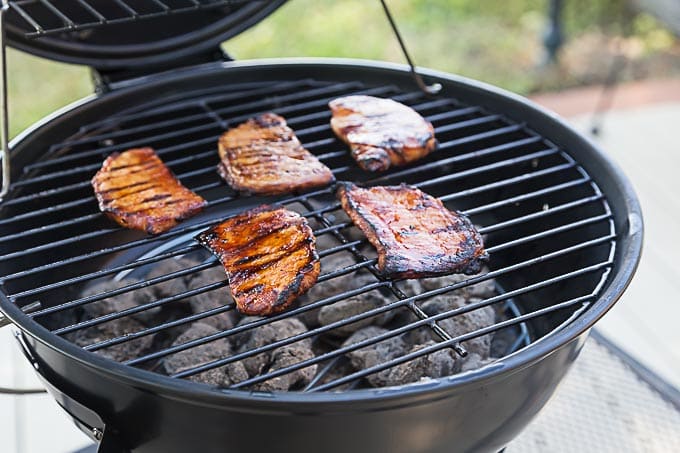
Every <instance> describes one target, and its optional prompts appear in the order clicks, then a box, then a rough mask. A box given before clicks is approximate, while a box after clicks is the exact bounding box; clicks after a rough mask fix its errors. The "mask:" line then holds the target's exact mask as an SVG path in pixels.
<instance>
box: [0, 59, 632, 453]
mask: <svg viewBox="0 0 680 453" xmlns="http://www.w3.org/2000/svg"><path fill="white" fill-rule="evenodd" d="M424 74H425V75H426V76H427V78H429V79H431V80H432V81H436V82H439V83H441V84H442V85H443V93H445V95H447V96H453V97H455V98H456V99H457V100H459V101H461V102H462V103H465V104H469V105H475V106H482V107H483V108H484V109H485V110H486V111H488V112H500V113H502V114H503V115H504V116H505V117H507V118H509V119H510V120H513V121H515V122H519V123H524V124H526V125H527V126H528V127H529V128H530V129H531V130H533V131H535V132H536V133H538V134H540V135H541V136H542V137H544V138H547V139H548V140H549V141H550V142H552V143H554V144H555V145H556V146H557V147H559V148H560V149H564V150H567V152H568V154H569V156H570V157H571V158H573V159H574V160H575V161H576V162H577V163H578V165H579V166H580V168H582V169H583V171H585V172H586V173H587V174H588V175H590V177H592V179H593V181H594V183H593V184H594V186H593V187H595V188H596V190H601V192H602V194H603V195H604V197H605V199H606V204H607V206H608V207H609V208H610V209H611V218H610V219H609V220H607V222H605V223H606V226H605V227H604V228H605V229H607V228H611V230H612V237H609V236H607V234H609V233H608V232H605V235H604V236H602V237H603V238H605V239H604V242H603V244H604V245H606V247H601V248H598V249H597V251H596V252H593V254H595V255H602V256H601V257H600V258H603V259H609V260H610V262H611V264H610V267H608V269H609V271H608V272H606V273H605V274H603V276H602V278H601V279H594V280H593V281H592V282H590V281H589V282H588V283H589V284H591V286H593V287H597V289H598V290H599V292H598V296H597V297H596V298H595V299H593V300H591V301H590V302H591V303H590V305H589V306H588V307H587V309H584V310H582V311H580V312H578V313H577V314H576V315H575V316H574V317H571V318H569V317H567V319H565V315H564V313H562V312H552V313H548V314H546V315H545V316H541V317H540V318H538V317H537V318H535V319H533V320H532V321H531V327H532V328H533V329H534V330H535V331H536V332H537V337H540V338H539V339H538V340H537V341H534V342H533V343H532V344H531V345H529V346H528V347H526V348H523V349H521V350H519V351H517V352H515V353H512V354H510V355H508V356H506V357H504V358H502V359H500V360H498V361H496V362H494V363H492V364H490V365H487V366H486V367H483V368H481V369H478V370H475V371H471V372H466V373H461V374H458V375H454V376H451V377H448V378H442V379H437V380H432V381H428V382H425V383H417V384H411V385H405V386H400V387H394V388H385V389H375V390H354V391H349V392H314V393H299V392H288V393H283V392H282V393H266V394H264V393H262V394H260V393H251V392H246V391H237V390H225V389H222V390H218V389H213V388H210V387H207V386H202V385H197V384H194V383H191V382H187V381H183V380H179V379H172V378H169V377H164V376H161V375H158V374H155V373H151V372H148V371H144V370H140V369H136V368H133V367H129V366H124V365H120V364H117V363H114V362H112V361H110V360H106V359H103V358H101V357H98V356H96V355H94V354H91V353H88V352H86V351H84V350H83V349H82V348H80V347H77V346H75V345H74V344H72V343H70V342H68V341H66V340H64V339H62V338H60V337H58V336H56V335H54V334H53V333H51V332H50V331H49V330H47V329H46V328H45V327H43V326H42V325H40V324H38V323H37V322H35V321H34V320H33V319H32V318H31V317H29V316H27V315H25V314H23V313H22V312H21V310H19V308H18V307H17V306H16V305H15V304H14V303H12V302H11V301H10V300H9V299H8V297H7V295H6V292H5V291H3V293H2V301H1V302H2V305H1V306H2V310H3V312H5V313H6V314H7V315H8V316H9V317H10V319H11V320H12V321H13V322H14V323H15V324H16V325H17V326H18V327H19V328H20V329H21V332H22V333H21V335H20V339H21V341H22V344H23V345H24V348H25V351H26V353H27V355H28V356H29V358H30V360H31V361H33V363H34V364H35V366H36V368H37V370H38V373H39V375H40V376H41V377H42V378H43V379H44V381H45V383H46V385H47V387H48V389H50V391H51V392H52V394H53V395H54V396H55V398H56V399H57V401H58V402H59V403H60V404H61V405H62V406H63V407H64V408H65V409H66V410H67V411H68V412H69V413H71V414H72V415H73V416H74V418H75V419H76V422H77V423H78V424H79V425H80V426H81V427H82V428H83V429H84V430H85V431H86V432H89V433H90V434H91V435H93V436H94V437H98V436H99V435H98V434H97V433H98V432H99V433H101V432H104V440H103V442H102V446H101V448H102V449H104V448H105V447H107V448H113V449H114V450H112V451H115V449H119V450H120V449H125V448H134V449H135V451H137V450H138V451H149V452H151V451H186V450H189V449H199V450H200V451H218V450H223V449H224V448H225V447H226V446H228V447H229V448H231V449H233V450H234V451H249V450H252V451H260V450H264V449H265V448H267V449H270V450H274V451H282V450H286V451H291V450H294V449H295V450H300V451H317V450H318V449H319V448H323V449H324V450H326V451H347V450H350V449H355V450H358V451H370V450H379V451H382V450H384V451H396V452H399V451H403V452H407V451H408V452H410V451H433V452H438V451H442V452H443V451H451V449H455V450H459V451H497V450H500V449H501V448H503V447H504V446H505V445H506V444H507V443H508V442H509V441H510V440H511V439H512V438H513V437H514V436H516V435H517V434H518V433H519V431H520V430H521V429H522V428H523V427H524V426H526V424H527V423H528V422H529V421H530V420H531V418H532V417H533V416H534V415H535V414H536V413H537V412H538V410H539V409H540V408H541V407H542V406H543V405H544V404H545V402H546V401H547V399H548V398H549V397H550V395H551V394H552V392H553V391H554V389H555V387H556V386H557V384H558V382H559V380H560V379H561V378H562V376H563V375H564V373H565V372H566V371H567V369H568V368H569V365H570V364H571V363H572V362H573V360H575V358H576V356H577V354H578V352H579V350H580V348H581V346H582V345H583V342H584V341H585V338H586V336H587V332H588V330H589V329H590V327H592V325H593V324H594V323H595V321H596V320H597V319H599V318H600V317H601V316H602V315H603V314H604V313H605V312H606V311H607V310H608V309H609V308H610V307H611V306H612V305H613V304H614V302H616V300H617V299H618V298H619V297H620V295H621V294H622V292H623V291H624V289H625V287H626V286H627V284H628V282H629V281H630V279H631V278H632V275H633V272H634V270H635V267H636V265H637V262H638V259H639V256H640V250H641V245H642V220H641V211H640V208H639V205H638V202H637V199H636V197H635V194H634V192H633V191H632V188H631V186H630V184H629V183H628V182H627V180H626V178H625V177H624V176H623V175H622V174H621V172H620V171H619V170H618V169H617V168H616V166H615V165H613V164H612V163H611V162H610V161H609V159H608V158H607V157H606V156H605V155H603V154H602V153H601V152H600V151H599V150H598V149H597V148H596V147H595V146H594V145H593V144H592V143H590V142H589V141H588V140H586V139H584V138H583V137H581V136H580V135H578V134H577V133H575V132H574V131H572V130H571V129H570V128H569V127H568V126H567V125H565V124H564V123H562V122H561V121H560V120H559V119H558V118H556V117H555V116H553V115H551V114H550V113H548V112H546V111H544V110H542V109H540V108H538V107H536V106H534V105H532V104H531V103H529V102H528V101H526V100H524V99H522V98H520V97H518V96H515V95H512V94H510V93H507V92H504V91H502V90H498V89H496V88H493V87H490V86H487V85H484V84H481V83H478V82H474V81H470V80H466V79H463V78H459V77H454V76H451V75H448V74H442V73H436V72H428V71H424ZM302 78H310V79H313V80H320V81H331V80H332V81H340V82H352V81H361V82H362V83H363V84H365V85H367V86H377V85H385V84H392V85H394V86H396V87H398V88H399V89H403V90H408V89H412V81H411V79H410V76H409V73H408V69H407V68H406V67H402V66H398V65H390V64H385V63H375V62H356V61H347V60H275V61H268V60H260V61H257V62H239V63H226V64H223V65H221V66H216V65H210V66H205V67H199V68H193V69H192V70H187V71H182V72H175V73H173V74H169V75H165V76H160V77H156V78H153V79H149V80H145V81H144V83H141V84H135V85H131V86H129V87H123V88H121V89H119V90H115V91H114V92H112V93H110V94H107V95H104V96H101V97H99V98H92V99H89V100H85V101H84V102H83V103H81V104H79V105H78V106H75V107H73V108H69V109H66V110H65V111H63V112H59V113H57V114H55V115H53V116H52V117H50V118H47V119H46V120H45V121H43V122H41V123H40V124H38V125H36V126H35V127H34V128H32V129H31V130H30V131H27V132H26V133H24V134H23V135H22V136H21V137H19V138H18V139H17V140H16V141H15V143H14V155H13V164H14V168H15V169H23V168H31V167H30V166H31V165H32V164H34V163H36V162H40V161H41V160H43V159H44V158H45V156H44V155H45V150H46V149H49V148H50V146H51V145H53V144H54V143H60V142H62V141H63V140H64V139H65V138H66V137H68V136H70V135H72V134H74V133H75V132H76V131H77V130H78V129H79V127H80V126H82V125H83V124H90V123H92V122H93V121H97V120H101V119H105V118H108V117H111V116H113V115H116V114H117V113H119V112H121V111H123V110H125V109H130V108H134V106H135V105H136V104H138V103H139V100H140V99H144V100H145V102H147V101H148V102H153V101H155V100H162V99H164V98H167V97H170V96H175V95H177V94H179V93H182V91H183V90H187V89H191V88H193V89H195V88H196V87H201V88H203V87H217V86H220V85H229V84H237V83H242V82H243V81H248V82H260V81H268V80H269V81H270V80H277V81H281V80H283V81H295V80H300V79H302ZM274 108H275V107H274ZM50 157H53V156H50ZM35 174H37V173H32V172H31V171H28V172H26V173H25V174H23V175H22V174H21V172H20V171H19V170H15V175H14V176H15V179H14V180H15V181H17V179H21V178H27V177H33V176H35ZM343 179H347V178H345V177H344V176H343ZM19 187H20V186H19ZM589 187H590V186H589ZM20 195H21V189H20V188H15V189H14V192H13V193H11V194H10V199H11V198H13V197H17V196H20ZM496 196H498V195H496ZM9 215H11V214H8V213H7V212H5V213H3V218H9V217H8V216H9ZM59 215H60V214H55V219H58V218H59ZM53 221H54V220H53ZM598 228H600V227H598ZM588 231H589V230H588ZM613 232H615V236H614V234H613ZM579 234H585V232H584V231H582V230H579V231H578V232H577V233H573V234H569V235H568V236H560V238H561V240H564V241H566V242H567V243H568V242H569V241H570V240H575V239H576V238H577V237H578V235H579ZM107 245H108V244H103V245H102V246H104V247H106V246H107ZM500 256H501V257H500V258H498V260H497V261H496V262H495V260H496V259H495V258H494V257H493V256H492V266H496V265H498V266H501V264H502V263H503V260H504V259H510V258H513V257H512V254H509V253H507V252H506V253H505V254H502V255H500ZM504 257H505V258H504ZM508 257H510V258H508ZM514 260H515V261H521V259H520V258H519V257H514ZM19 261H21V260H19ZM13 264H14V265H16V262H13ZM24 264H25V263H24ZM103 264H104V262H102V263H100V264H99V265H103ZM562 265H564V264H562ZM8 266H9V265H7V264H4V265H3V268H2V275H6V274H8V273H10V272H12V271H13V269H11V268H9V267H8ZM520 275H521V274H520ZM498 281H499V283H500V284H501V285H502V286H503V287H506V288H512V287H513V286H518V285H519V286H522V285H524V284H526V283H525V282H517V281H515V279H507V280H504V279H503V278H499V279H498ZM598 282H599V283H598ZM22 284H23V285H24V286H26V287H31V286H33V285H35V286H38V285H39V284H40V282H39V281H38V280H37V279H30V278H29V279H24V281H23V283H22ZM10 286H11V285H6V289H7V288H8V287H10ZM572 286H573V285H572ZM8 291H9V292H10V293H11V292H12V290H11V288H10V289H9V290H8ZM572 291H573V287H570V286H567V285H563V286H562V287H559V288H557V289H556V290H555V291H553V292H552V293H549V294H545V293H544V294H542V298H546V297H548V296H550V297H556V296H558V295H560V294H562V293H564V294H565V295H567V296H571V295H572V294H571V292H572ZM559 300H562V299H559ZM52 303H54V304H56V303H58V301H50V302H49V303H48V305H50V304H52ZM523 305H524V310H525V311H529V310H531V309H532V308H531V306H532V300H531V299H530V298H527V299H526V301H524V304H523ZM535 308H536V307H534V308H533V309H535ZM565 321H569V322H565ZM140 427H141V428H140ZM93 429H94V431H93ZM93 433H94V434H93Z"/></svg>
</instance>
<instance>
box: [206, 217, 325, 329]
mask: <svg viewBox="0 0 680 453" xmlns="http://www.w3.org/2000/svg"><path fill="white" fill-rule="evenodd" d="M196 240H197V241H198V242H199V243H200V244H202V245H203V246H205V247H206V248H207V249H208V250H210V251H211V252H212V253H213V254H214V255H215V256H217V258H218V259H219V260H220V262H221V263H222V265H223V266H224V269H225V271H226V273H227V277H228V279H229V288H230V289H231V293H232V295H233V297H234V300H235V301H236V307H237V308H238V310H239V311H240V312H241V313H243V314H245V315H257V316H267V315H273V314H275V313H279V312H281V311H283V310H285V309H286V308H288V307H289V306H290V305H291V304H292V302H293V301H294V300H295V299H296V298H297V297H298V296H299V295H301V294H303V293H305V292H306V291H307V290H308V289H309V288H310V287H311V286H312V285H314V283H315V282H316V279H317V277H318V276H319V271H320V269H321V264H320V262H319V257H318V255H317V253H316V239H315V238H314V234H313V233H312V229H311V228H310V227H309V225H308V224H307V220H306V219H305V218H304V217H301V216H300V215H299V214H297V213H296V212H293V211H289V210H287V209H284V208H274V207H270V206H266V205H264V206H260V207H257V208H255V209H251V210H249V211H246V212H244V213H242V214H239V215H237V216H235V217H231V218H229V219H227V220H225V221H224V222H222V223H220V224H219V225H216V226H214V227H212V228H210V229H209V230H207V231H205V232H203V233H201V234H199V235H198V236H197V237H196Z"/></svg>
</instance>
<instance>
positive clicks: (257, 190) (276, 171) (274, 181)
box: [217, 113, 335, 195]
mask: <svg viewBox="0 0 680 453" xmlns="http://www.w3.org/2000/svg"><path fill="white" fill-rule="evenodd" d="M218 152H219V155H220V159H221V162H220V164H219V165H218V166H217V170H218V172H219V174H220V176H222V178H224V180H225V181H227V183H228V184H229V185H230V186H231V187H232V188H234V189H235V190H238V191H241V192H246V193H252V194H258V195H276V194H282V193H289V192H292V191H296V190H306V189H310V188H313V187H321V186H326V185H328V184H330V183H332V182H334V181H335V177H334V176H333V173H331V171H330V169H329V168H328V167H326V166H325V165H324V164H323V163H321V161H319V159H317V157H316V156H315V155H314V154H312V153H310V152H309V151H307V150H306V149H305V148H303V147H302V144H301V143H300V140H298V138H297V137H296V136H295V133H294V132H293V130H292V129H291V128H290V127H288V125H287V124H286V120H285V119H283V118H282V117H281V116H279V115H276V114H274V113H265V114H264V115H260V116H258V117H255V118H251V119H249V120H248V121H246V122H245V123H242V124H240V125H238V126H236V127H234V128H233V129H230V130H228V131H227V132H225V133H224V134H222V136H221V137H220V139H219V142H218Z"/></svg>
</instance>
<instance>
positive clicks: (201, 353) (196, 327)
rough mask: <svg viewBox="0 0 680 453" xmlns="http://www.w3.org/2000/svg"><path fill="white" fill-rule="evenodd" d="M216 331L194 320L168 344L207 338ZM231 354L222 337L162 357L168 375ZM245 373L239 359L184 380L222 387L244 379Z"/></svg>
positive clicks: (226, 342) (228, 345) (174, 344)
mask: <svg viewBox="0 0 680 453" xmlns="http://www.w3.org/2000/svg"><path fill="white" fill-rule="evenodd" d="M217 332H218V330H217V329H216V328H215V327H213V326H211V325H208V324H204V323H200V322H196V323H193V324H192V325H191V327H189V329H188V330H186V331H185V332H184V333H182V334H181V335H180V336H179V337H177V339H176V340H175V341H174V342H173V343H172V346H177V345H181V344H184V343H186V342H188V341H191V340H196V339H198V338H203V337H207V336H209V335H213V334H215V333H217ZM231 354H232V349H231V345H230V344H229V341H228V340H226V339H225V338H219V339H217V340H214V341H211V342H209V343H205V344H202V345H200V346H196V347H193V348H190V349H187V350H184V351H180V352H177V353H175V354H172V355H169V356H167V357H166V358H165V359H164V360H163V366H164V368H165V372H166V373H167V374H169V375H173V374H176V373H179V372H181V371H184V370H187V369H190V368H194V367H196V366H199V365H202V364H205V363H209V362H212V361H215V360H218V359H222V358H225V357H228V356H230V355H231ZM247 377H248V376H247V373H246V371H245V368H244V367H243V365H242V364H241V363H239V362H236V363H231V364H229V365H227V366H223V367H220V368H213V369H211V370H208V371H204V372H203V373H199V374H195V375H193V376H189V378H188V379H190V380H192V381H194V382H202V383H204V384H209V385H214V386H223V385H229V384H230V383H232V382H234V381H236V382H238V381H242V380H244V379H247Z"/></svg>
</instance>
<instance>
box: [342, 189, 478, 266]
mask: <svg viewBox="0 0 680 453" xmlns="http://www.w3.org/2000/svg"><path fill="white" fill-rule="evenodd" d="M338 198H339V199H340V202H341V204H342V207H343V209H344V210H345V211H346V212H347V214H348V215H349V216H350V217H351V219H352V221H353V222H354V224H355V225H357V226H358V227H359V228H360V229H361V230H362V231H363V232H364V234H365V235H366V236H367V237H368V240H369V241H370V242H371V244H373V246H374V247H375V248H376V249H377V251H378V269H379V270H380V272H382V273H383V274H384V275H386V276H389V277H392V278H421V277H431V276H437V275H445V274H451V273H464V274H474V273H477V272H479V270H480V268H481V265H482V264H483V263H484V262H485V261H486V260H487V259H488V254H487V253H486V252H485V251H484V244H483V243H482V237H481V235H480V234H479V232H478V231H477V230H476V229H475V228H474V226H473V225H472V223H471V222H470V220H469V219H468V218H467V217H465V216H464V215H462V214H459V213H456V212H452V211H449V210H448V209H446V207H445V206H444V205H443V204H442V202H441V201H439V200H438V199H436V198H434V197H432V196H430V195H428V194H426V193H424V192H422V191H421V190H419V189H417V188H415V187H411V186H408V185H406V184H402V185H400V186H376V187H371V188H367V189H365V188H361V187H358V186H356V185H354V184H351V183H340V186H339V188H338Z"/></svg>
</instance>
